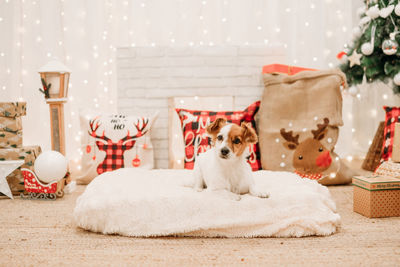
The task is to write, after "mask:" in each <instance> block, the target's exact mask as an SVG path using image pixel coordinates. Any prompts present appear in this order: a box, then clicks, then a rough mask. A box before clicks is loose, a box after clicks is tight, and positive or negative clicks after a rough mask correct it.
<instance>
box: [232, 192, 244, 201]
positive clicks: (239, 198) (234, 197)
mask: <svg viewBox="0 0 400 267" xmlns="http://www.w3.org/2000/svg"><path fill="white" fill-rule="evenodd" d="M231 198H232V200H236V201H239V200H241V199H242V197H241V196H240V195H238V194H232V195H231Z"/></svg>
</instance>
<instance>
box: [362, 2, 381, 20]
mask: <svg viewBox="0 0 400 267" xmlns="http://www.w3.org/2000/svg"><path fill="white" fill-rule="evenodd" d="M365 14H367V16H368V17H370V18H371V19H376V18H377V17H379V7H378V5H374V6H372V7H370V8H369V9H368V10H367V12H365Z"/></svg>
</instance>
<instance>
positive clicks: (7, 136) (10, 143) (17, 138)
mask: <svg viewBox="0 0 400 267" xmlns="http://www.w3.org/2000/svg"><path fill="white" fill-rule="evenodd" d="M19 147H22V130H20V131H17V132H15V133H13V132H6V131H0V148H19Z"/></svg>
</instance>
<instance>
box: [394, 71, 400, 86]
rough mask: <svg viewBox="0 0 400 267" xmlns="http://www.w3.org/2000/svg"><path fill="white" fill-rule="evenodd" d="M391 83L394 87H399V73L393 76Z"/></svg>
mask: <svg viewBox="0 0 400 267" xmlns="http://www.w3.org/2000/svg"><path fill="white" fill-rule="evenodd" d="M393 82H394V84H395V85H400V73H397V74H396V75H394V77H393Z"/></svg>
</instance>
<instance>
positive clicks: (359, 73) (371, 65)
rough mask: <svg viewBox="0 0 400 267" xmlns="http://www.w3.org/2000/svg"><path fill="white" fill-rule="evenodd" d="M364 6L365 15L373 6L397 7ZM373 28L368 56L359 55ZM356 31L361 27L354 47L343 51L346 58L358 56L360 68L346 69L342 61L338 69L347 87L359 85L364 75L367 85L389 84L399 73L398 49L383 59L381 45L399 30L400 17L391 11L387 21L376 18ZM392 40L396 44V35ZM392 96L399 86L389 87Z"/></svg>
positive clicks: (385, 0) (385, 1)
mask: <svg viewBox="0 0 400 267" xmlns="http://www.w3.org/2000/svg"><path fill="white" fill-rule="evenodd" d="M364 3H365V7H366V8H365V11H367V10H368V9H369V8H371V7H373V6H375V5H377V6H378V7H379V9H380V10H381V9H383V8H386V7H388V6H389V5H394V6H397V5H399V0H377V1H376V0H375V1H368V0H365V1H364ZM366 16H367V15H366V13H365V12H363V14H362V15H361V19H363V18H364V17H366ZM374 25H376V26H375V27H376V30H375V36H374V44H373V45H374V49H373V53H372V54H371V55H364V54H362V52H361V46H362V45H363V44H365V43H368V42H371V32H372V28H373V27H374ZM359 27H361V31H363V29H364V31H363V33H362V35H361V37H359V38H358V39H356V40H354V43H353V44H352V45H351V46H350V47H349V49H348V51H346V52H347V53H346V54H347V56H350V55H352V54H353V52H354V51H356V52H357V53H358V54H361V55H362V57H361V61H360V63H361V64H360V65H353V66H352V67H350V62H349V61H346V62H345V63H342V64H341V65H340V66H339V67H340V69H341V70H342V71H343V72H344V73H345V74H346V77H347V82H348V84H349V85H350V86H351V85H357V84H360V83H362V81H363V77H364V75H365V76H366V80H367V82H368V83H372V82H374V81H383V82H384V83H389V82H390V81H391V80H393V78H394V76H395V75H396V74H399V73H400V49H397V51H396V53H395V54H394V55H386V54H385V53H383V51H382V43H383V42H384V41H385V40H388V39H390V34H391V33H393V32H395V31H398V30H399V28H400V16H398V15H396V13H395V10H393V11H392V12H391V13H390V15H389V16H388V17H386V18H383V17H381V16H378V17H377V18H374V19H372V18H371V20H370V21H369V22H368V23H366V24H365V25H360V26H359ZM395 40H396V41H397V43H398V44H400V33H399V34H396V35H395ZM393 92H394V93H396V94H398V93H400V86H399V85H396V84H393Z"/></svg>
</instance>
